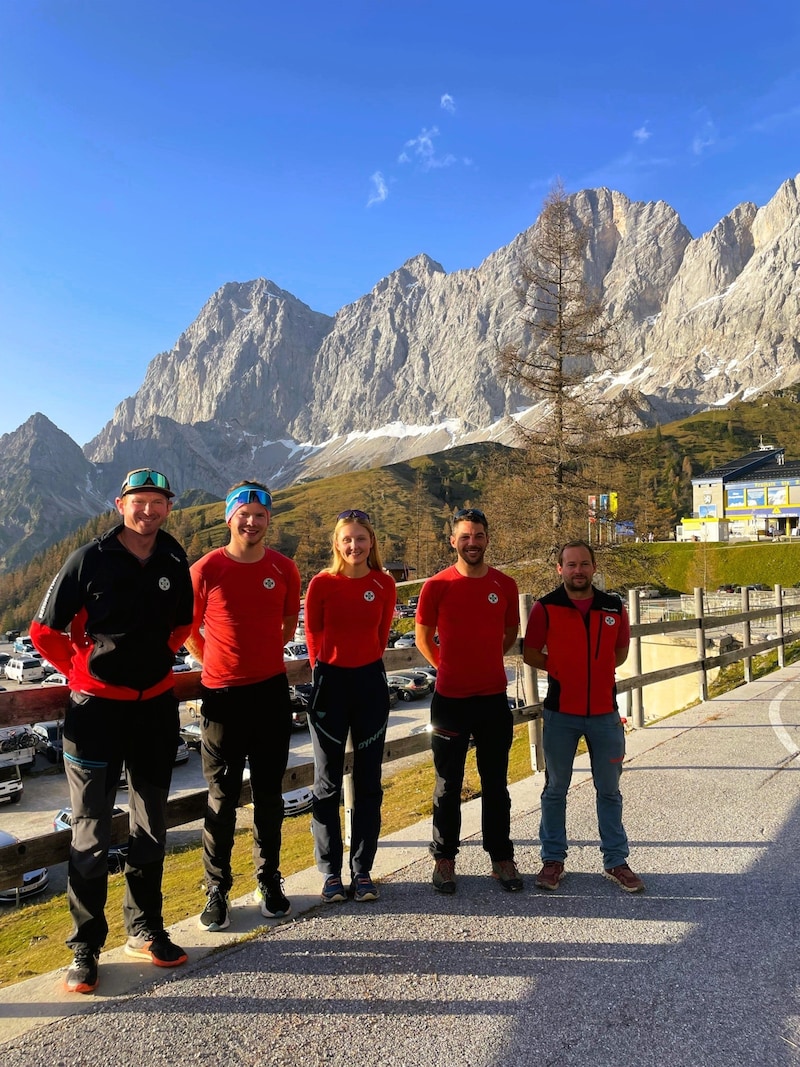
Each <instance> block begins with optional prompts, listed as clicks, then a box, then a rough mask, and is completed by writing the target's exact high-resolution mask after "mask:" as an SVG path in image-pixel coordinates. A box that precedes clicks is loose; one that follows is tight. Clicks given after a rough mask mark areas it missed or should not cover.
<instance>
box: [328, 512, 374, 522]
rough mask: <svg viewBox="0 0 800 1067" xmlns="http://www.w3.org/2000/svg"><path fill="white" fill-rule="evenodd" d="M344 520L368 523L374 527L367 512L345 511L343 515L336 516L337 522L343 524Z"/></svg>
mask: <svg viewBox="0 0 800 1067" xmlns="http://www.w3.org/2000/svg"><path fill="white" fill-rule="evenodd" d="M342 519H357V520H358V521H359V522H368V523H369V524H370V526H371V525H372V520H371V519H370V517H369V515H367V513H366V511H355V510H352V511H343V512H342V513H341V515H337V516H336V521H337V522H341V520H342Z"/></svg>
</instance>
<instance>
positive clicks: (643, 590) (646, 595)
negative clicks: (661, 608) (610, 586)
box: [633, 585, 661, 600]
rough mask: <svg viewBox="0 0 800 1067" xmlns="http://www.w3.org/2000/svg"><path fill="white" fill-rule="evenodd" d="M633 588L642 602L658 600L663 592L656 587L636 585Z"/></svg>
mask: <svg viewBox="0 0 800 1067" xmlns="http://www.w3.org/2000/svg"><path fill="white" fill-rule="evenodd" d="M633 588H634V589H635V590H636V593H637V594H638V595H639V597H640V598H641V599H642V600H657V599H658V598H659V597H660V596H661V590H660V589H657V588H656V587H655V586H654V585H635V586H634V587H633Z"/></svg>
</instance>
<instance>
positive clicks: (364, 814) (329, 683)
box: [309, 660, 389, 875]
mask: <svg viewBox="0 0 800 1067" xmlns="http://www.w3.org/2000/svg"><path fill="white" fill-rule="evenodd" d="M311 703H312V706H311V712H310V715H309V725H310V729H311V740H312V743H313V745H314V767H315V771H314V814H313V818H312V822H311V828H312V831H313V833H314V856H315V858H316V861H317V867H318V868H319V870H320V871H322V873H323V874H326V875H329V874H341V873H342V860H343V852H344V847H343V843H342V825H341V820H340V816H339V803H340V798H341V792H342V778H343V777H344V758H345V747H346V745H347V735H348V732H349V733H350V734H351V736H352V739H353V791H354V802H353V823H352V834H351V837H352V840H351V843H350V870H351V872H352V873H353V874H369V872H370V870H371V869H372V863H373V861H374V859H375V853H376V851H377V848H378V835H379V834H380V829H381V801H382V800H383V788H382V787H381V767H382V762H383V741H384V737H385V736H386V723H387V720H388V718H389V690H388V687H387V684H386V673H385V671H384V669H383V662H382V660H376V662H375V663H370V664H367V666H365V667H333V666H331V665H330V664H327V663H317V665H316V667H315V668H314V692H313V696H312V702H311Z"/></svg>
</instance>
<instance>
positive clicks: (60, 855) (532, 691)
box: [0, 586, 800, 889]
mask: <svg viewBox="0 0 800 1067" xmlns="http://www.w3.org/2000/svg"><path fill="white" fill-rule="evenodd" d="M788 594H792V595H791V596H789V595H788ZM795 594H797V595H796V596H795ZM751 595H752V593H751V591H750V590H743V591H742V593H741V598H740V601H739V603H736V600H735V598H731V597H728V598H726V602H725V603H724V604H720V603H717V602H716V601H714V600H713V596H714V594H711V595H707V594H704V592H703V590H701V589H696V590H695V594H694V597H693V598H687V597H682V598H681V607H680V608H673V607H665V605H664V603H663V602H661V608H660V615H661V617H660V618H659V619H655V618H653V614H654V613H657V612H658V611H659V606H658V605H659V602H658V601H654V600H650V601H646V602H644V603H645V604H646V609H645V610H644V611H642V607H643V603H642V602H641V601H640V600H639V597H638V596H637V595H636V593H635V592H633V591H632V592H631V593H630V594H629V600H628V609H629V613H630V617H631V653H630V656H631V660H632V662H633V663H634V667H635V670H636V673H635V674H634V675H633V676H632V677H630V678H625V679H619V680H618V682H617V691H618V692H619V693H625V692H630V693H631V700H632V719H633V726H634V727H642V726H644V724H645V723H644V708H643V699H642V692H643V690H644V689H645V688H646V687H647V686H648V685H653V684H655V683H656V682H661V681H665V680H668V679H670V678H677V677H680V676H681V675H684V674H690V673H695V674H698V676H699V685H698V696H699V698H700V699H702V700H705V699H707V696H708V672H709V671H710V670H713V669H714V668H716V667H724V666H727V665H728V664H731V663H737V662H739V661H744V669H745V680H746V681H750V678H751V671H752V659H753V657H754V656H757V655H761V654H763V653H765V652H769V651H770V650H771V649H773V648H777V649H778V666H781V667H782V666H783V665H784V649H785V645H786V643H787V642H789V641H790V640H795V639H798V638H799V637H800V590H786V591H784V590H782V589H781V587H780V586H775V588H774V590H773V592H772V593H769V594H765V595H766V596H768V597H769V598H770V599H771V600H772V603H771V604H770V605H769V606H765V605H763V604H762V603H759V605H758V606H757V607H755V608H753V609H752V610H751V608H750V597H751ZM690 602H691V612H690V611H689V604H690ZM532 603H533V598H532V597H531V596H529V595H523V596H521V597H520V606H521V625H522V630H523V632H524V629H525V626H526V624H527V618H528V613H529V611H530V607H531V605H532ZM725 608H730V609H731V610H730V611H725V610H724V609H725ZM736 608H738V609H739V610H735V609H736ZM709 609H713V611H714V614H708V613H707V612H708V610H709ZM644 614H647V617H648V621H646V622H643V621H642V620H641V616H642V615H644ZM676 614H681V615H684V616H685V617H683V618H675V617H674V615H676ZM665 615H667V616H673V617H667V618H665V617H664V616H665ZM764 619H768V620H770V622H773V621H774V624H775V630H776V636H774V637H769V638H765V639H763V640H758V641H755V642H753V641H751V628H752V625H753V623H757V622H758V621H759V620H764ZM787 623H791V626H787V625H786V624H787ZM732 626H741V627H742V632H743V636H744V638H745V640H743V642H742V647H741V648H737V649H732V650H731V651H726V652H720V653H718V654H716V655H709V654H708V647H707V645H708V640H709V635H710V634H711V633H713V632H719V631H721V630H728V629H729V628H730V627H732ZM676 633H687V634H692V633H693V634H694V635H695V638H696V643H697V658H696V659H694V660H692V661H691V662H688V663H684V664H680V665H678V666H672V667H668V668H665V669H663V670H657V671H650V672H648V673H646V674H643V673H642V672H641V642H642V638H646V637H648V636H650V635H653V634H676ZM425 662H426V661H425V660H424V659H423V657H422V655H421V653H420V652H418V651H417V649H416V648H403V649H387V651H386V653H385V654H384V663H385V664H386V667H387V669H388V670H400V669H402V668H404V667H414V666H418V665H421V664H423V663H425ZM636 664H638V669H637V668H636ZM286 668H287V674H288V678H289V682H290V684H293V685H294V684H297V683H300V682H307V681H309V680H310V677H311V674H310V670H309V667H308V663H307V662H306V661H302V660H294V661H289V662H287V664H286ZM524 678H525V681H524V692H525V693H526V694H528V696H529V698H530V699H531V703H529V704H528V705H526V706H525V707H523V708H516V709H515V710H514V712H513V716H514V722H515V725H519V724H521V723H527V724H528V729H529V739H530V747H531V767H532V768H534V769H537V770H540V769H542V760H541V716H540V712H541V705H540V704H539V703H538V686H537V678H536V672H535V671H534V670H533V669H532V668H530V667H525V668H524ZM175 691H176V695H177V697H178V699H179V700H180V701H186V700H192V699H195V698H196V697H198V696H199V695H200V673H199V672H197V671H192V672H186V673H181V674H176V675H175ZM66 699H67V690H66V687H62V686H36V687H28V688H25V689H19V690H14V691H10V692H4V693H2V692H0V727H3V726H24V725H28V724H30V723H34V722H39V721H41V720H46V719H57V718H60V717H62V716H63V713H64V708H65V703H66ZM429 748H430V734H428V733H419V734H415V735H411V736H408V737H401V738H398V739H396V740H393V741H387V742H386V744H385V745H384V751H383V762H384V763H385V764H388V763H392V762H394V761H396V760H399V759H403V758H405V757H406V756H410V755H415V754H416V753H419V752H424V751H426V750H427V749H429ZM351 770H352V763H351V756H350V755H349V754H348V756H347V757H346V761H345V774H346V775H347V774H349V772H350V771H351ZM313 778H314V765H313V763H312V762H308V763H304V764H300V765H298V766H293V767H289V768H288V769H287V770H286V773H285V774H284V777H283V791H284V792H287V791H288V790H290V789H296V788H298V787H299V786H303V785H310V784H311V782H312V781H313ZM250 799H251V797H250V785H249V782H245V783H243V786H242V793H241V797H240V801H239V803H240V804H247V803H249V802H250ZM205 806H206V792H205V790H201V791H198V792H195V793H190V794H185V795H184V796H180V797H174V798H171V799H170V800H169V802H168V805H167V825H168V826H169V827H170V828H173V827H176V826H182V825H185V824H186V823H190V822H195V821H197V820H199V819H202V818H203V816H204V814H205ZM127 834H128V816H127V813H124V814H122V815H118V816H116V817H115V818H114V820H113V828H112V840H113V842H114V843H117V842H120V841H124V840H125V839H126V838H127ZM69 842H70V831H69V830H60V831H51V832H49V833H46V834H41V835H39V836H37V837H33V838H27V839H26V840H24V841H20V842H19V843H18V844H16V845H7V846H5V847H3V848H0V889H10V888H13V887H14V886H15V885H19V883H20V882H21V880H22V875H23V874H24V872H25V871H29V870H32V869H34V868H36V867H42V866H49V865H52V864H56V863H62V862H64V861H66V859H67V858H68V855H69Z"/></svg>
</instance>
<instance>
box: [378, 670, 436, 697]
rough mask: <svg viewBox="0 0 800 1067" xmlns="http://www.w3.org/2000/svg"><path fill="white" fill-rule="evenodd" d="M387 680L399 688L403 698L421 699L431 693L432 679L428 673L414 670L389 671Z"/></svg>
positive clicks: (398, 692)
mask: <svg viewBox="0 0 800 1067" xmlns="http://www.w3.org/2000/svg"><path fill="white" fill-rule="evenodd" d="M386 680H387V681H388V683H389V685H390V686H393V687H394V688H395V689H397V695H398V697H399V698H400V699H401V700H406V701H410V700H419V699H421V698H422V697H425V696H427V695H428V693H430V691H431V689H432V684H431V679H430V678H429V677H428V675H426V674H422V673H416V672H414V671H387V673H386Z"/></svg>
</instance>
